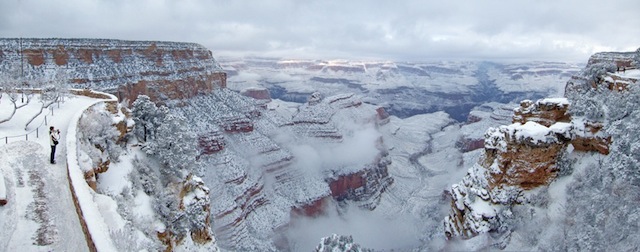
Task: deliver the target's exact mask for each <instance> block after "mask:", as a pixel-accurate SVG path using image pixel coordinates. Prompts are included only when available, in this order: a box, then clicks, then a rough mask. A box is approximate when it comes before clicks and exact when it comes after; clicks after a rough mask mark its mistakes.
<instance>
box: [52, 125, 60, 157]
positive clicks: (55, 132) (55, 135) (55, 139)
mask: <svg viewBox="0 0 640 252" xmlns="http://www.w3.org/2000/svg"><path fill="white" fill-rule="evenodd" d="M59 139H60V130H56V129H54V128H53V126H51V127H49V144H50V145H51V160H49V162H51V163H52V164H55V163H56V160H55V157H56V145H58V143H59Z"/></svg>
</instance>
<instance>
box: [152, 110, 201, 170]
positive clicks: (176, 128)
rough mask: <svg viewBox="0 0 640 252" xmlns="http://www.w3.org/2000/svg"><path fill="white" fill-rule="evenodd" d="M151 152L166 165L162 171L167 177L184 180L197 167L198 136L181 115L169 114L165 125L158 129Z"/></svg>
mask: <svg viewBox="0 0 640 252" xmlns="http://www.w3.org/2000/svg"><path fill="white" fill-rule="evenodd" d="M151 150H152V151H153V152H154V154H155V155H156V156H157V157H158V158H159V159H160V161H161V162H162V163H163V164H164V165H165V167H163V169H162V170H161V171H162V173H163V174H165V175H175V176H177V177H179V178H184V176H185V175H186V173H190V172H193V169H194V168H195V167H196V156H197V155H198V150H197V148H196V135H195V134H194V133H193V132H192V131H191V130H190V129H189V128H188V127H187V123H186V119H185V118H184V117H182V116H180V115H174V114H168V115H167V116H166V117H165V120H164V123H162V125H160V127H158V131H157V137H156V140H155V142H154V143H152V146H151ZM200 173H201V172H198V174H200Z"/></svg>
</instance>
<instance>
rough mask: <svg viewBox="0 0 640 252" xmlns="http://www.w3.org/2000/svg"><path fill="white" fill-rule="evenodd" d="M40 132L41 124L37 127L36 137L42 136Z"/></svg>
mask: <svg viewBox="0 0 640 252" xmlns="http://www.w3.org/2000/svg"><path fill="white" fill-rule="evenodd" d="M39 132H40V126H38V127H37V128H36V138H40V136H39V134H38V133H39Z"/></svg>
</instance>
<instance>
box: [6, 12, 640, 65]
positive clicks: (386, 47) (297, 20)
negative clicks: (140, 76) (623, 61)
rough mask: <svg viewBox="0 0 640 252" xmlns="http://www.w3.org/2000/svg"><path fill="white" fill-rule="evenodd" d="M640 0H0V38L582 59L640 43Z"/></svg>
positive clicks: (224, 49)
mask: <svg viewBox="0 0 640 252" xmlns="http://www.w3.org/2000/svg"><path fill="white" fill-rule="evenodd" d="M638 10H640V2H638V1H636V0H616V1H607V2H603V1H596V0H585V1H579V0H561V1H549V0H543V1H534V0H523V1H499V0H480V1H466V2H463V1H430V0H403V1H364V0H355V1H318V0H315V1H293V0H266V1H249V0H243V1H207V0H185V1H177V0H176V1H171V0H160V1H156V0H140V1H125V0H113V1H107V0H91V1H85V0H6V1H2V3H0V14H1V15H0V34H1V36H3V37H18V36H23V37H88V38H118V39H133V40H171V41H189V42H196V43H200V44H203V45H205V46H206V47H208V48H210V49H211V50H212V51H213V52H214V54H216V55H242V54H254V55H267V56H284V57H302V58H304V57H322V58H384V59H410V60H428V59H439V58H445V59H537V60H579V61H585V60H586V58H587V57H588V56H589V55H591V54H592V53H594V52H597V51H603V50H604V51H606V50H615V51H624V50H634V49H635V48H637V47H638V46H640V36H639V35H640V26H639V25H638V24H640V15H638V14H637V12H638Z"/></svg>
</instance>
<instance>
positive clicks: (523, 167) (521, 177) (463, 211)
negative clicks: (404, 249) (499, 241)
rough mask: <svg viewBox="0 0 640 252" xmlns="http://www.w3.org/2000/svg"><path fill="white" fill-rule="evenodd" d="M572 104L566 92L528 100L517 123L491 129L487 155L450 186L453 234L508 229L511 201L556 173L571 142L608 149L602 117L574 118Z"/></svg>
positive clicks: (448, 222) (448, 221)
mask: <svg viewBox="0 0 640 252" xmlns="http://www.w3.org/2000/svg"><path fill="white" fill-rule="evenodd" d="M568 108H569V102H568V100H567V99H565V98H555V99H542V100H538V101H537V102H532V101H523V102H522V103H521V104H520V107H519V108H517V109H515V110H514V116H513V122H514V123H513V124H511V125H508V126H500V127H498V128H490V129H489V130H487V132H486V133H485V140H484V155H483V157H482V159H481V160H480V161H479V162H478V163H477V164H475V165H474V166H473V167H472V168H470V169H469V171H468V172H467V175H466V176H465V177H464V178H463V180H462V182H461V183H459V184H454V185H453V186H452V187H451V191H450V196H451V212H450V214H449V216H448V217H446V218H445V222H444V231H445V234H446V236H447V237H448V238H453V237H456V236H459V237H462V238H471V237H474V236H476V235H477V234H479V233H485V232H498V233H504V232H508V231H509V230H508V228H506V227H505V226H504V225H503V223H502V222H503V221H504V220H503V219H505V218H506V217H505V215H509V213H510V210H509V209H510V207H511V206H513V205H515V204H523V203H525V202H526V201H527V196H526V194H527V191H529V190H532V189H535V188H538V187H540V186H543V185H548V184H549V183H551V182H552V181H553V180H554V179H555V178H556V177H557V175H558V173H559V171H560V170H561V169H562V167H560V166H559V165H558V164H559V163H560V159H561V157H562V155H564V153H565V151H566V149H567V148H568V146H569V145H570V144H571V145H572V146H574V147H573V149H574V151H598V152H600V153H603V154H607V153H608V143H609V142H608V141H609V140H610V138H607V137H604V136H603V134H604V133H602V132H599V129H598V128H597V127H596V126H597V123H592V122H586V121H584V120H582V119H581V118H576V119H574V120H572V119H571V116H570V115H569V114H568ZM596 146H597V147H596Z"/></svg>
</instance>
